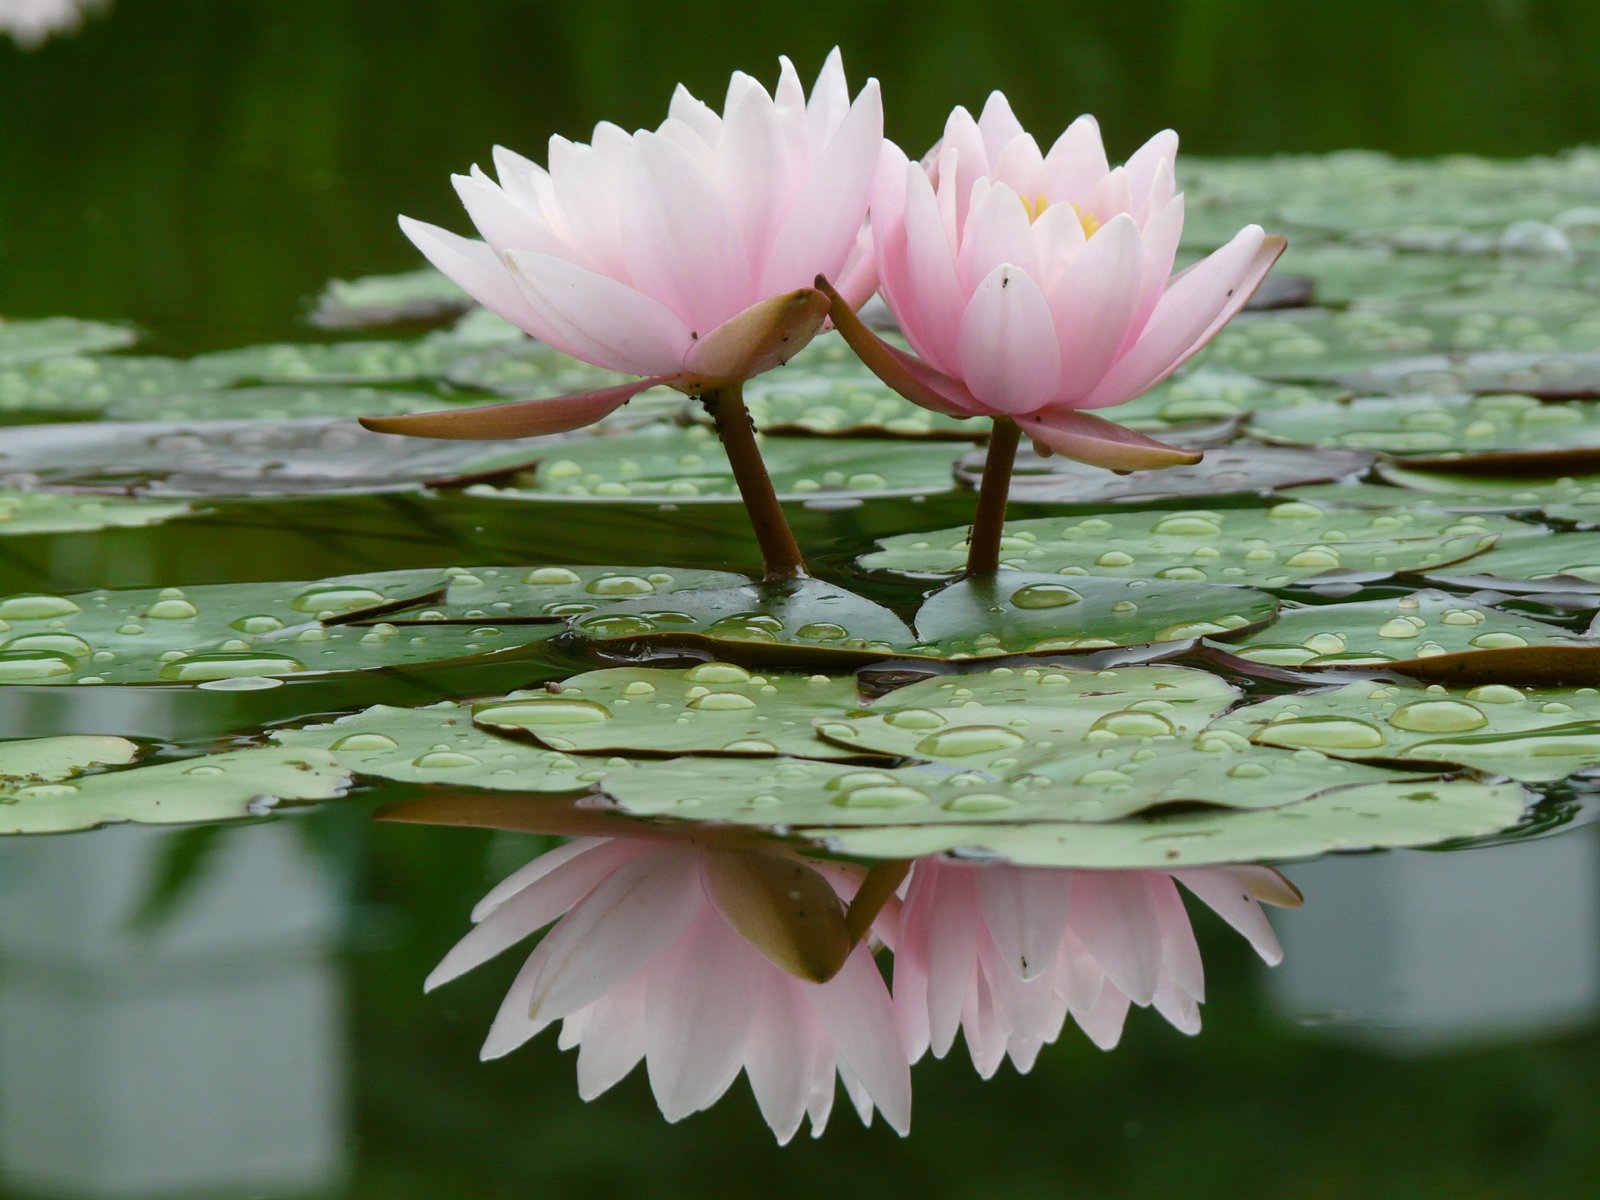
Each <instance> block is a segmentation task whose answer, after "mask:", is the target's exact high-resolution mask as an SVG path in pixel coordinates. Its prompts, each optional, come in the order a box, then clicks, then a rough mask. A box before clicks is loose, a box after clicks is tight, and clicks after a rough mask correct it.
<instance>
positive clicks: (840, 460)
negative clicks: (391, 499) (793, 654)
mask: <svg viewBox="0 0 1600 1200" xmlns="http://www.w3.org/2000/svg"><path fill="white" fill-rule="evenodd" d="M760 443H761V454H762V458H763V459H764V460H765V461H766V465H767V471H768V473H769V474H770V475H771V476H772V483H773V487H774V488H776V489H777V492H778V494H779V496H781V497H783V498H785V499H790V500H805V499H812V498H822V497H834V498H840V497H852V498H853V497H861V496H883V495H902V496H903V495H926V494H928V493H932V492H944V491H948V490H950V488H951V485H952V477H951V458H952V451H951V450H950V448H949V447H948V446H947V445H940V444H938V443H933V444H912V443H908V442H905V441H888V440H883V439H869V438H850V439H838V440H835V441H822V440H819V439H815V438H780V437H762V438H761V439H760ZM473 494H474V495H480V496H484V497H489V498H494V499H500V500H541V499H553V500H574V499H577V500H589V499H593V500H604V501H607V502H617V501H628V500H633V501H643V502H648V503H659V502H660V501H662V500H670V501H672V502H674V503H686V502H693V501H702V502H717V503H729V502H737V501H738V500H739V489H738V486H737V485H736V484H735V483H734V479H733V472H732V470H731V469H730V468H729V466H728V457H727V455H726V454H724V453H723V450H722V446H721V444H720V443H719V442H718V441H717V438H716V435H715V434H714V433H712V431H711V430H709V429H705V428H701V427H698V426H696V427H692V428H687V429H683V428H674V427H665V428H653V429H651V430H649V431H646V432H640V433H625V434H616V435H611V436H605V437H576V438H572V439H570V440H566V441H562V442H560V443H555V444H550V443H546V445H545V447H544V457H543V458H542V459H541V461H540V462H539V463H538V465H537V466H536V467H535V468H534V470H533V473H532V478H531V479H530V480H528V481H527V482H525V483H521V482H519V486H516V487H494V488H491V487H487V486H485V487H479V488H475V489H474V490H473Z"/></svg>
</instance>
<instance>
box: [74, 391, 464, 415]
mask: <svg viewBox="0 0 1600 1200" xmlns="http://www.w3.org/2000/svg"><path fill="white" fill-rule="evenodd" d="M450 404H451V402H450V401H449V400H445V399H442V398H440V397H438V396H435V395H432V394H430V393H428V392H402V391H396V390H393V389H388V388H366V387H338V386H333V385H315V386H314V385H308V386H305V387H288V386H283V385H279V386H275V387H244V388H231V389H226V390H212V391H201V392H184V391H179V392H172V393H165V392H163V393H158V394H155V395H145V396H133V397H124V398H122V399H118V400H115V401H113V402H112V403H111V404H110V405H108V406H107V407H106V410H105V414H104V415H105V416H106V417H107V418H108V419H110V420H113V421H230V420H231V421H238V420H250V421H293V420H301V419H306V418H323V419H327V418H330V417H343V418H346V419H348V420H354V419H355V418H357V417H381V416H389V415H392V414H399V413H409V412H421V411H423V410H426V409H433V408H449V407H450Z"/></svg>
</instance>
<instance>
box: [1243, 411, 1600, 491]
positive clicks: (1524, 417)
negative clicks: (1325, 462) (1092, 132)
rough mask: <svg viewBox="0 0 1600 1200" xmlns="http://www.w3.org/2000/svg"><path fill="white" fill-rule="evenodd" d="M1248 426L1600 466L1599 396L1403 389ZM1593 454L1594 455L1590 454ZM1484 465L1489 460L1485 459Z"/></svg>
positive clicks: (1330, 442)
mask: <svg viewBox="0 0 1600 1200" xmlns="http://www.w3.org/2000/svg"><path fill="white" fill-rule="evenodd" d="M1247 432H1248V433H1249V434H1250V435H1251V436H1252V437H1256V438H1259V439H1261V440H1262V441H1265V442H1269V443H1272V444H1275V445H1295V446H1331V447H1340V448H1345V449H1356V450H1371V451H1377V452H1380V453H1383V454H1392V455H1399V456H1402V457H1416V458H1419V459H1424V460H1445V459H1468V460H1473V461H1484V460H1486V459H1487V458H1489V457H1490V456H1501V455H1506V456H1515V458H1516V459H1517V460H1518V466H1519V467H1520V466H1522V465H1523V464H1522V460H1530V462H1529V464H1528V465H1529V466H1530V467H1531V466H1532V465H1533V464H1532V462H1531V459H1532V457H1533V455H1534V454H1536V453H1537V452H1549V453H1550V454H1551V456H1552V458H1553V459H1558V460H1559V462H1560V467H1559V468H1558V470H1561V471H1563V472H1565V471H1567V470H1578V469H1583V468H1582V467H1581V466H1580V464H1581V463H1587V469H1589V470H1593V469H1594V468H1595V467H1600V404H1595V403H1592V402H1589V401H1584V400H1574V401H1569V402H1565V403H1553V402H1546V401H1542V400H1536V399H1534V398H1533V397H1532V396H1517V395H1505V396H1404V397H1385V398H1383V399H1371V400H1354V401H1351V402H1350V403H1348V404H1328V405H1321V406H1318V407H1315V408H1303V409H1296V410H1294V411H1292V412H1277V413H1262V414H1260V415H1258V416H1257V417H1255V418H1254V419H1253V420H1252V421H1251V423H1250V425H1249V427H1248V430H1247ZM1591 459H1592V462H1590V461H1589V460H1591ZM1485 465H1487V464H1485Z"/></svg>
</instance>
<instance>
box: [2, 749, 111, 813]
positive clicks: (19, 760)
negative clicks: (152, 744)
mask: <svg viewBox="0 0 1600 1200" xmlns="http://www.w3.org/2000/svg"><path fill="white" fill-rule="evenodd" d="M138 753H139V747H138V746H136V745H135V744H134V743H132V742H130V741H128V740H127V739H126V738H119V737H84V736H79V735H69V736H66V737H45V738H30V739H28V740H26V741H19V742H0V785H3V786H4V787H13V786H15V785H17V784H19V783H59V782H60V781H61V780H63V779H70V778H71V777H72V776H74V775H79V774H82V773H83V772H84V771H87V770H88V769H89V768H90V767H104V766H112V765H116V764H120V763H129V762H132V761H133V760H134V758H135V757H137V755H138ZM3 803H5V801H4V799H3V798H0V804H3Z"/></svg>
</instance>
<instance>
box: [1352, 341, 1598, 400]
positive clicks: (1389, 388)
mask: <svg viewBox="0 0 1600 1200" xmlns="http://www.w3.org/2000/svg"><path fill="white" fill-rule="evenodd" d="M1338 378H1339V381H1340V382H1341V383H1344V384H1346V385H1347V386H1349V387H1352V388H1354V389H1356V390H1358V391H1362V392H1391V393H1395V394H1400V395H1404V394H1408V393H1412V392H1448V393H1461V392H1478V393H1485V394H1488V393H1497V392H1521V393H1523V394H1525V395H1529V396H1537V397H1538V398H1540V399H1541V400H1573V399H1578V400H1581V399H1594V398H1596V397H1600V354H1597V353H1552V352H1550V351H1548V350H1504V349H1492V350H1475V351H1472V352H1470V353H1458V354H1431V355H1422V356H1420V357H1415V358H1399V359H1393V360H1389V361H1383V362H1377V363H1373V364H1370V365H1368V366H1366V367H1363V368H1362V369H1360V370H1356V371H1350V372H1346V373H1344V374H1341V375H1340V376H1339V377H1338Z"/></svg>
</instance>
